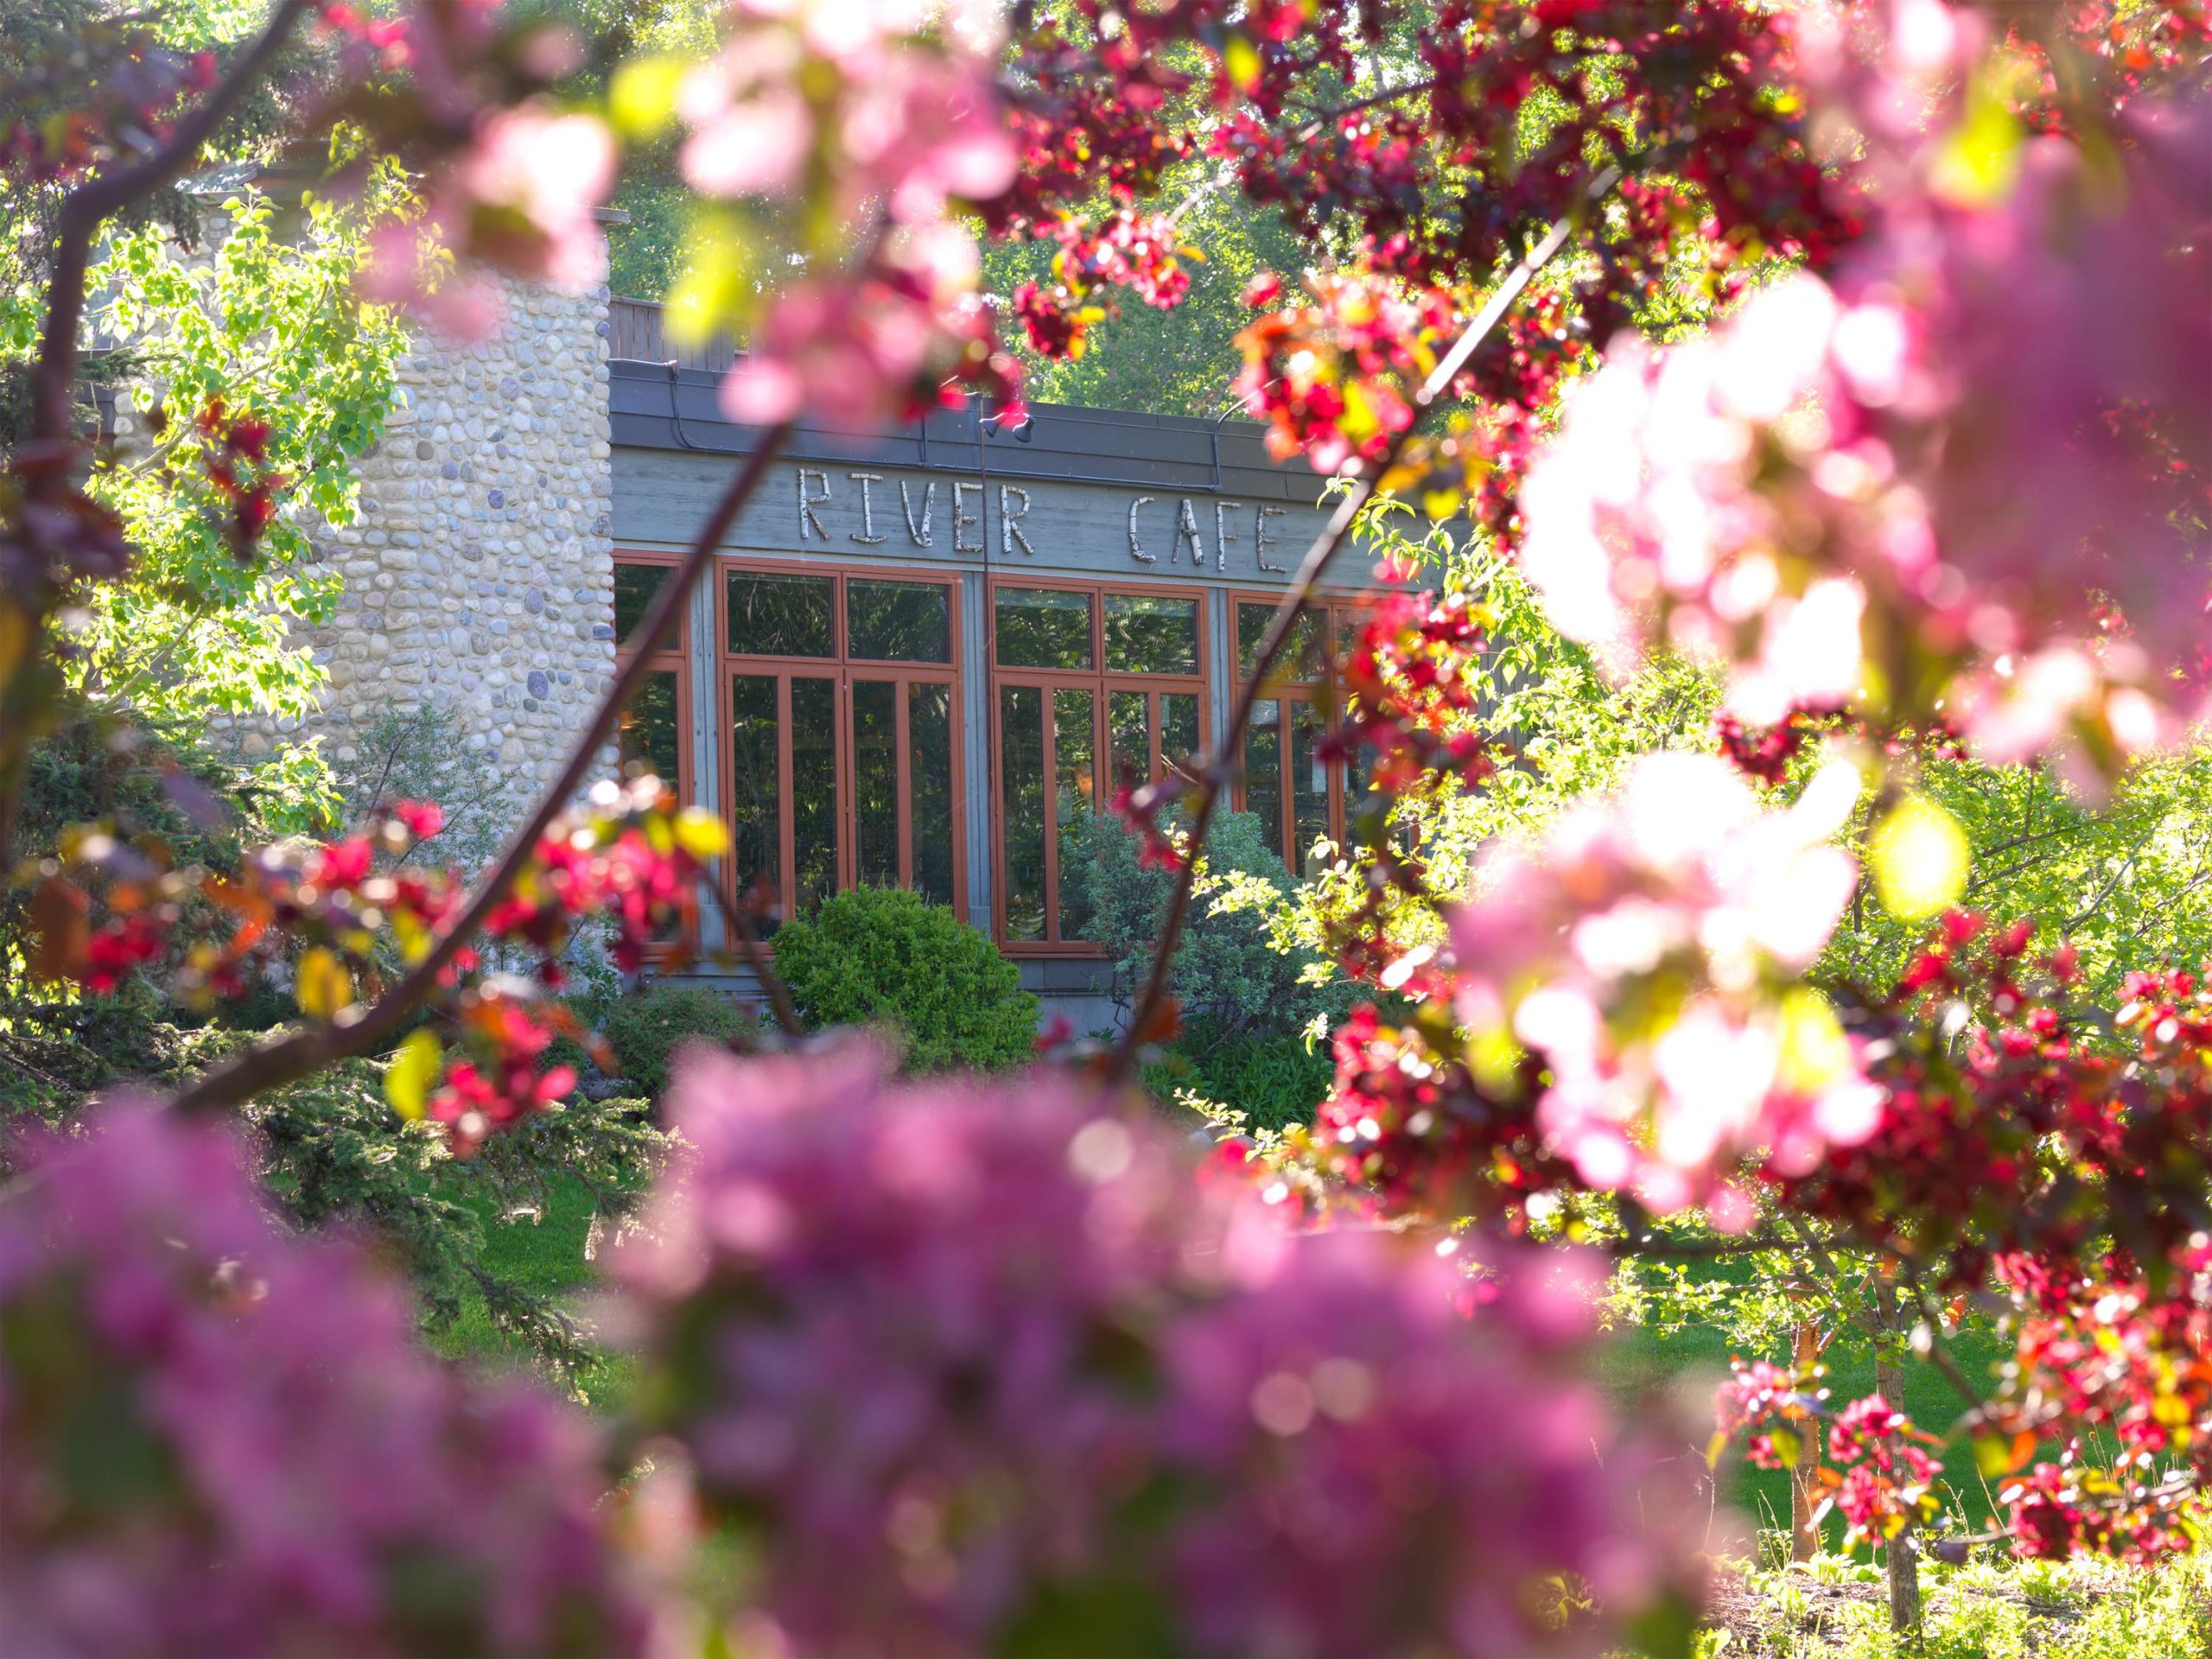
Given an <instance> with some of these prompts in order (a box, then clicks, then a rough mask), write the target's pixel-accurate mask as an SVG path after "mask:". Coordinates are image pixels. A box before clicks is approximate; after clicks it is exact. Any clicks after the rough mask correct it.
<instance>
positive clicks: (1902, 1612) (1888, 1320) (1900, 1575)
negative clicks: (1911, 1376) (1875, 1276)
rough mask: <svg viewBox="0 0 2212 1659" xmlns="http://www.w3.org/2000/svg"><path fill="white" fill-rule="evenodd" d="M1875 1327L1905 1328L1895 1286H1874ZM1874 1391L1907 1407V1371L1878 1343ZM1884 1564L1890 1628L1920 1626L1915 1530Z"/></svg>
mask: <svg viewBox="0 0 2212 1659" xmlns="http://www.w3.org/2000/svg"><path fill="white" fill-rule="evenodd" d="M1874 1307H1875V1320H1874V1322H1875V1324H1876V1325H1878V1327H1879V1328H1880V1329H1881V1331H1882V1332H1883V1333H1884V1335H1885V1336H1891V1335H1895V1334H1896V1333H1898V1332H1902V1331H1903V1330H1904V1319H1903V1318H1902V1316H1901V1314H1900V1313H1899V1310H1898V1307H1897V1286H1896V1285H1895V1284H1894V1283H1883V1284H1878V1285H1877V1286H1876V1287H1874ZM1874 1391H1875V1392H1876V1393H1877V1394H1878V1395H1881V1396H1882V1398H1883V1399H1885V1400H1886V1401H1888V1402H1889V1403H1890V1404H1891V1405H1892V1406H1895V1407H1897V1408H1900V1409H1902V1408H1903V1402H1904V1367H1903V1366H1901V1365H1899V1364H1898V1363H1897V1361H1896V1360H1895V1359H1894V1358H1892V1357H1891V1350H1889V1348H1888V1347H1887V1345H1886V1344H1878V1346H1877V1347H1876V1349H1875V1351H1874ZM1882 1558H1883V1565H1884V1566H1885V1567H1886V1568H1887V1569H1888V1571H1889V1576H1890V1628H1891V1630H1896V1631H1898V1632H1900V1633H1902V1632H1904V1631H1906V1630H1916V1629H1918V1628H1919V1625H1920V1553H1919V1552H1918V1551H1917V1550H1916V1549H1914V1548H1912V1529H1911V1528H1910V1527H1907V1528H1906V1529H1904V1531H1903V1532H1901V1533H1899V1534H1898V1535H1897V1537H1896V1539H1895V1540H1893V1541H1891V1542H1890V1543H1887V1544H1885V1545H1884V1546H1883V1547H1882Z"/></svg>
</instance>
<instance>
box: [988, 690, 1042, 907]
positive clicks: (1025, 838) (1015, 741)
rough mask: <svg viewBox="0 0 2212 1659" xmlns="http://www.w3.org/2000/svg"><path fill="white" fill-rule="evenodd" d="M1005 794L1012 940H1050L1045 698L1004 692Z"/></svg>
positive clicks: (1001, 763)
mask: <svg viewBox="0 0 2212 1659" xmlns="http://www.w3.org/2000/svg"><path fill="white" fill-rule="evenodd" d="M999 794H1000V796H1001V806H1002V807H1003V809H1004V810H1005V813H1006V823H1005V826H1004V828H1003V830H1002V833H1003V834H1004V836H1005V837H1006V863H1005V870H1006V936H1007V938H1009V939H1041V938H1044V937H1045V694H1044V692H1043V691H1042V690H1039V688H1038V687H1036V686H1033V685H1002V686H1001V687H1000V688H999Z"/></svg>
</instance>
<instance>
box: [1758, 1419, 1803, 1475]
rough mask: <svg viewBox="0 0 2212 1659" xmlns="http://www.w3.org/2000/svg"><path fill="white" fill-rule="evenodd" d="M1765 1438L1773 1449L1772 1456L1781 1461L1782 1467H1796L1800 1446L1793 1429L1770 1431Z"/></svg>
mask: <svg viewBox="0 0 2212 1659" xmlns="http://www.w3.org/2000/svg"><path fill="white" fill-rule="evenodd" d="M1766 1438H1767V1440H1768V1441H1769V1443H1770V1444H1771V1445H1772V1446H1773V1447H1774V1455H1775V1456H1776V1457H1777V1458H1779V1459H1782V1463H1783V1467H1784V1468H1794V1467H1796V1463H1797V1452H1798V1450H1799V1448H1800V1445H1801V1443H1800V1441H1799V1440H1798V1439H1797V1431H1796V1429H1793V1428H1777V1429H1770V1430H1769V1431H1768V1433H1767V1437H1766Z"/></svg>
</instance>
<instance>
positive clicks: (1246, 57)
mask: <svg viewBox="0 0 2212 1659" xmlns="http://www.w3.org/2000/svg"><path fill="white" fill-rule="evenodd" d="M1221 65H1222V67H1223V68H1224V69H1226V70H1228V71H1229V82H1230V86H1234V87H1236V90H1237V91H1238V92H1250V91H1251V90H1252V88H1254V87H1255V86H1258V85H1259V84H1260V54H1259V50H1258V48H1255V46H1254V45H1253V44H1252V42H1251V41H1248V40H1246V39H1245V38H1244V37H1243V35H1230V37H1229V38H1228V40H1226V41H1224V42H1223V43H1222V48H1221Z"/></svg>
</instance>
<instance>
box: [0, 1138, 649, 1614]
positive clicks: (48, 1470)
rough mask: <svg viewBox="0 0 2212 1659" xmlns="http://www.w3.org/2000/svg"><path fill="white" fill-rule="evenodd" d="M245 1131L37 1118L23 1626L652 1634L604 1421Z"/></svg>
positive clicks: (21, 1203)
mask: <svg viewBox="0 0 2212 1659" xmlns="http://www.w3.org/2000/svg"><path fill="white" fill-rule="evenodd" d="M240 1152H241V1149H240V1147H239V1145H238V1140H237V1137H236V1135H234V1134H233V1133H232V1131H231V1130H229V1129H228V1128H221V1127H217V1126H214V1125H211V1124H207V1123H204V1122H187V1121H183V1120H181V1119H178V1118H176V1117H175V1116H162V1115H160V1114H158V1113H156V1111H154V1110H152V1109H149V1108H146V1107H143V1106H137V1105H118V1106H111V1107H109V1108H107V1109H104V1110H101V1111H99V1112H97V1113H96V1114H95V1115H94V1116H93V1117H92V1119H91V1121H89V1122H87V1123H86V1125H85V1126H84V1128H83V1132H82V1133H81V1134H79V1135H75V1136H73V1137H72V1138H71V1139H69V1140H67V1141H64V1140H61V1139H60V1138H58V1137H45V1136H38V1137H35V1138H33V1139H32V1140H31V1141H30V1142H29V1145H28V1147H27V1163H28V1166H29V1170H30V1178H29V1179H28V1180H27V1181H26V1182H24V1183H23V1184H22V1185H21V1186H20V1187H19V1188H18V1189H16V1190H15V1191H13V1192H10V1196H9V1199H8V1202H7V1203H6V1204H5V1205H0V1333H4V1334H5V1337H6V1340H5V1341H4V1342H0V1629H4V1630H7V1631H8V1633H9V1641H8V1644H9V1646H10V1649H12V1650H15V1651H20V1652H38V1653H78V1652H105V1653H147V1652H189V1653H269V1652H309V1651H315V1652H344V1653H358V1654H386V1653H400V1652H421V1651H425V1650H429V1649H436V1650H440V1651H450V1650H457V1649H458V1650H468V1651H474V1652H499V1653H516V1654H526V1653H551V1652H575V1651H577V1650H579V1649H588V1650H590V1651H594V1652H607V1653H622V1652H634V1651H637V1650H638V1649H639V1647H640V1646H641V1645H642V1641H643V1636H644V1627H643V1620H642V1617H641V1604H640V1603H639V1602H638V1601H637V1600H635V1599H632V1595H631V1594H630V1592H628V1591H627V1590H626V1589H625V1588H624V1586H623V1584H622V1581H621V1578H620V1574H619V1573H618V1571H617V1569H616V1567H615V1566H614V1564H613V1561H612V1560H611V1559H610V1557H609V1556H608V1554H607V1551H606V1549H605V1547H604V1546H603V1545H602V1544H601V1542H600V1541H599V1539H598V1535H597V1531H596V1529H595V1525H594V1507H595V1505H596V1504H597V1503H599V1502H600V1500H601V1497H602V1496H603V1493H604V1487H603V1484H602V1482H601V1476H600V1474H599V1472H598V1470H597V1467H596V1459H597V1456H598V1447H597V1445H596V1443H595V1438H594V1434H593V1433H592V1432H591V1430H590V1429H589V1427H588V1426H587V1424H586V1423H585V1421H583V1420H582V1418H581V1417H580V1416H578V1415H576V1414H572V1413H571V1412H570V1411H569V1410H568V1409H567V1408H564V1407H563V1406H562V1405H560V1404H558V1403H557V1402H554V1401H553V1400H551V1399H550V1398H548V1397H545V1396H543V1395H540V1394H539V1393H537V1391H535V1390H534V1389H531V1388H529V1387H526V1386H524V1385H520V1384H510V1383H501V1384H485V1383H477V1382H474V1381H471V1380H469V1379H468V1378H467V1376H465V1374H463V1373H462V1372H461V1371H459V1370H454V1369H453V1368H452V1367H449V1366H448V1365H445V1364H442V1363H438V1362H436V1361H435V1360H433V1359H431V1358H430V1357H429V1356H427V1355H426V1354H424V1353H423V1351H421V1349H420V1348H419V1347H418V1346H417V1345H416V1334H415V1319H414V1314H413V1311H412V1309H410V1306H408V1304H407V1300H406V1299H405V1297H404V1295H403V1294H400V1292H399V1290H398V1289H397V1287H396V1286H395V1285H394V1284H393V1283H392V1282H391V1281H390V1280H389V1279H388V1278H387V1277H386V1276H385V1274H384V1273H383V1271H382V1270H381V1269H379V1268H377V1267H376V1266H374V1265H373V1264H372V1262H371V1260H370V1259H369V1257H368V1256H367V1255H365V1254H364V1253H363V1252H362V1251H360V1250H359V1249H357V1248H355V1247H354V1246H353V1245H352V1244H350V1243H344V1242H341V1241H339V1240H335V1239H329V1238H321V1239H302V1238H298V1237H294V1236H289V1235H287V1234H284V1233H283V1232H281V1231H279V1230H278V1229H277V1227H276V1226H275V1225H273V1224H272V1223H271V1222H270V1218H269V1217H268V1216H267V1215H266V1214H264V1211H263V1210H262V1208H261V1206H260V1204H259V1202H258V1199H257V1195H256V1192H255V1190H254V1187H253V1185H252V1183H251V1179H250V1178H249V1177H248V1175H247V1173H246V1172H245V1169H244V1167H243V1166H242V1160H241V1156H240Z"/></svg>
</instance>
